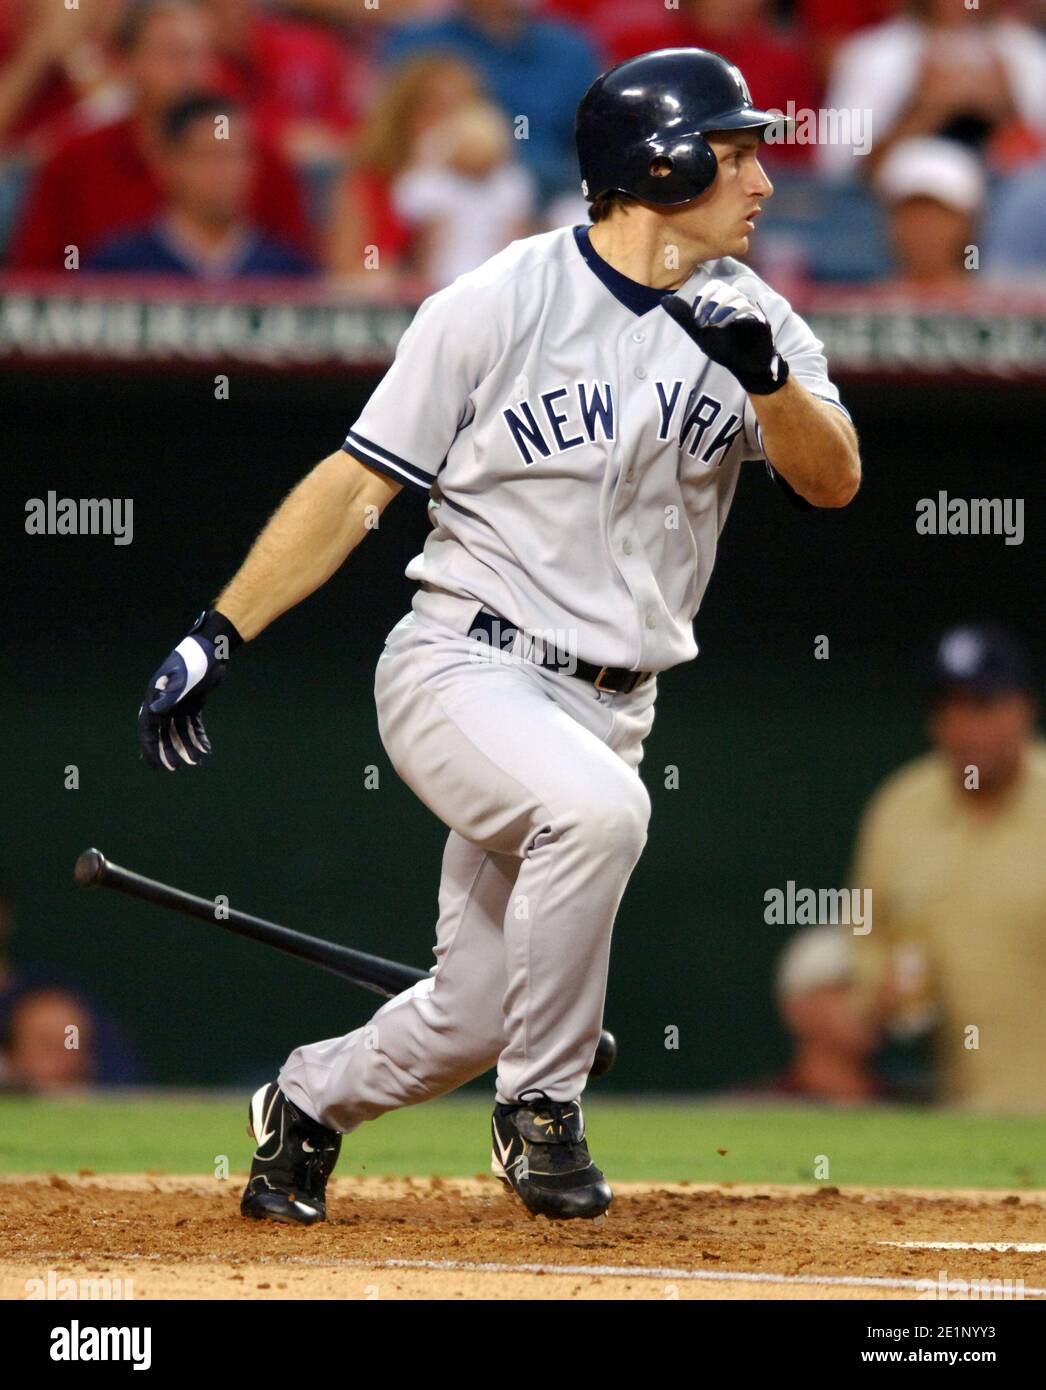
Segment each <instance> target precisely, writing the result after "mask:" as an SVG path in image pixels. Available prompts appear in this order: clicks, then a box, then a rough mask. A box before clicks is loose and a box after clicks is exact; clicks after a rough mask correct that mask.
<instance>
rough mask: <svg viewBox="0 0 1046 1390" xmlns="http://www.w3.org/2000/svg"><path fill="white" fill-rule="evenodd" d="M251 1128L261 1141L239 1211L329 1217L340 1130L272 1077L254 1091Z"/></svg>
mask: <svg viewBox="0 0 1046 1390" xmlns="http://www.w3.org/2000/svg"><path fill="white" fill-rule="evenodd" d="M247 1133H248V1134H249V1135H251V1137H252V1138H254V1139H256V1140H257V1141H258V1148H257V1151H256V1153H255V1155H254V1159H253V1161H252V1163H251V1176H250V1178H249V1180H248V1182H247V1186H246V1187H245V1188H244V1192H243V1198H242V1200H241V1202H240V1211H241V1213H242V1214H243V1215H244V1216H253V1217H255V1218H256V1219H257V1220H259V1221H296V1222H297V1223H298V1224H299V1225H300V1226H311V1225H312V1224H313V1223H314V1222H316V1221H324V1220H326V1217H327V1200H326V1194H327V1179H328V1178H329V1177H330V1175H331V1173H332V1172H333V1171H334V1165H335V1164H336V1163H337V1161H338V1154H339V1152H340V1151H341V1135H340V1134H339V1133H338V1131H337V1130H336V1129H328V1128H327V1127H326V1125H321V1124H319V1123H318V1122H317V1121H316V1120H314V1119H312V1118H311V1117H310V1116H308V1115H306V1114H304V1113H303V1112H302V1111H301V1110H299V1109H298V1107H297V1106H296V1105H293V1104H292V1103H291V1102H290V1101H289V1100H288V1099H287V1097H286V1096H285V1095H284V1094H283V1092H282V1091H281V1090H280V1088H279V1086H277V1085H276V1083H275V1081H270V1082H269V1084H268V1085H267V1086H262V1087H261V1089H260V1090H257V1091H255V1093H254V1095H253V1096H252V1097H251V1103H250V1106H249V1107H248V1110H247Z"/></svg>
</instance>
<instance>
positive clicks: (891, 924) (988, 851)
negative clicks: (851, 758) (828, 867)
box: [852, 627, 1046, 1112]
mask: <svg viewBox="0 0 1046 1390" xmlns="http://www.w3.org/2000/svg"><path fill="white" fill-rule="evenodd" d="M1036 713H1037V705H1036V700H1035V695H1034V684H1033V680H1032V676H1031V668H1030V662H1029V660H1028V657H1027V654H1026V653H1025V652H1024V651H1023V650H1022V648H1021V647H1020V646H1019V644H1018V643H1017V642H1016V641H1015V640H1014V639H1013V638H1012V637H1011V636H1009V635H1008V634H1007V633H1005V632H1002V631H1000V630H998V629H995V628H989V627H961V628H956V629H953V630H952V631H950V632H948V633H946V634H945V635H944V636H943V637H942V638H941V640H940V642H939V643H938V645H937V648H936V651H935V654H934V660H933V667H932V674H931V686H930V719H929V727H930V736H931V740H932V743H933V750H932V751H931V752H930V753H928V754H926V755H925V756H923V757H921V758H918V759H916V760H915V761H914V762H911V763H909V764H907V765H906V766H905V767H902V768H900V769H899V770H898V771H897V772H895V773H893V774H892V776H890V777H889V778H888V779H887V780H886V782H885V783H884V784H883V785H882V786H881V787H880V788H879V790H878V791H877V792H876V793H875V795H874V796H873V798H872V800H871V802H870V804H869V806H868V808H867V810H866V812H865V815H864V818H863V821H862V824H861V829H860V834H859V839H858V847H857V856H856V862H855V867H854V876H853V882H854V884H855V885H857V886H859V887H861V888H867V889H871V893H872V918H871V921H872V930H871V931H870V932H869V933H868V934H866V935H854V936H853V937H852V940H853V951H854V964H855V971H856V976H857V980H858V986H859V991H860V995H861V997H862V999H863V1000H864V1003H865V1005H866V1007H867V1008H868V1010H869V1014H870V1016H871V1018H872V1019H873V1020H874V1021H875V1022H876V1023H880V1024H882V1025H884V1026H885V1028H886V1030H887V1032H888V1033H890V1034H892V1035H893V1036H894V1037H900V1038H904V1037H908V1038H917V1037H919V1036H920V1035H923V1036H925V1035H927V1034H929V1035H931V1036H932V1041H933V1057H934V1068H935V1082H936V1087H935V1098H936V1099H939V1100H942V1101H946V1102H952V1103H956V1104H961V1105H964V1106H969V1107H971V1108H978V1109H991V1110H998V1111H1024V1112H1029V1111H1032V1112H1034V1111H1046V744H1044V743H1043V742H1042V741H1041V740H1040V739H1038V738H1037V737H1036V733H1035V719H1036Z"/></svg>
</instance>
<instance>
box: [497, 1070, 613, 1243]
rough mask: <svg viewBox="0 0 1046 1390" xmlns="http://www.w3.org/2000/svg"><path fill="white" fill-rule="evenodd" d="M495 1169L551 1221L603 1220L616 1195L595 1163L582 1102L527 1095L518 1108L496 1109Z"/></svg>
mask: <svg viewBox="0 0 1046 1390" xmlns="http://www.w3.org/2000/svg"><path fill="white" fill-rule="evenodd" d="M490 1127H491V1132H492V1134H493V1138H494V1149H493V1152H492V1153H491V1156H490V1166H491V1169H492V1170H493V1172H494V1174H495V1176H496V1177H499V1178H501V1179H502V1180H503V1181H504V1182H507V1183H508V1184H509V1186H510V1187H512V1188H513V1189H514V1190H515V1192H516V1193H517V1194H518V1196H519V1197H520V1198H521V1199H522V1201H523V1204H524V1206H525V1207H526V1208H527V1210H528V1211H529V1212H532V1213H533V1214H534V1215H535V1216H547V1217H549V1219H550V1220H552V1221H569V1220H571V1219H572V1218H574V1217H588V1218H589V1219H591V1218H592V1217H596V1216H602V1215H603V1213H604V1212H605V1211H606V1209H607V1207H608V1206H609V1205H610V1202H611V1199H612V1197H613V1195H614V1194H613V1193H612V1192H611V1190H610V1184H609V1183H608V1182H607V1180H606V1178H604V1176H603V1174H602V1173H601V1172H600V1171H599V1169H598V1168H597V1167H596V1165H595V1164H594V1163H593V1162H592V1155H591V1154H590V1153H589V1151H588V1144H587V1143H586V1142H585V1117H584V1115H583V1114H582V1111H581V1102H580V1101H576V1100H549V1098H548V1096H546V1095H545V1093H544V1091H528V1092H526V1098H525V1099H521V1100H520V1101H518V1102H517V1103H516V1104H515V1105H495V1107H494V1116H493V1119H492V1120H491V1126H490Z"/></svg>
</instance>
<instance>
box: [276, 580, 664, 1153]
mask: <svg viewBox="0 0 1046 1390" xmlns="http://www.w3.org/2000/svg"><path fill="white" fill-rule="evenodd" d="M442 611H443V613H444V614H446V612H447V607H446V605H444V609H443V610H442ZM475 611H476V604H475V603H474V602H473V603H472V604H471V605H468V604H465V606H464V608H463V609H462V612H461V615H460V622H458V621H455V622H454V625H451V624H450V623H448V622H446V621H434V620H433V619H432V618H431V616H425V617H422V616H420V615H419V614H418V613H417V612H416V611H412V612H410V613H408V614H407V615H406V616H405V617H404V618H402V619H401V620H400V622H399V623H397V625H396V626H395V627H394V628H393V629H392V631H391V632H390V633H389V635H388V637H387V638H386V643H385V650H384V651H383V653H382V655H381V657H380V659H379V661H378V666H377V672H376V679H375V699H376V703H377V711H378V728H379V732H380V734H381V739H382V742H383V744H384V746H385V749H386V751H387V753H388V755H389V758H390V760H391V762H392V765H393V766H394V767H395V769H396V771H397V772H398V773H399V775H400V776H401V777H402V778H403V780H404V781H405V782H406V783H407V785H408V786H409V787H411V788H412V790H413V791H414V792H415V793H416V794H417V795H418V797H420V799H421V800H422V801H423V802H424V803H425V805H426V806H428V807H429V808H430V810H432V811H434V812H435V814H436V815H437V816H439V818H440V819H441V820H442V821H443V822H444V823H445V824H446V825H448V826H449V827H450V835H449V836H448V839H447V844H446V849H445V851H444V855H443V872H442V879H441V882H440V890H439V920H438V922H437V926H436V947H435V957H436V964H435V966H434V967H433V969H432V971H431V973H430V974H429V975H428V976H427V977H426V978H425V979H424V980H422V981H420V982H419V983H418V984H417V985H415V986H413V987H412V988H411V989H408V990H406V991H405V992H404V993H402V994H400V995H397V996H396V998H394V999H391V1000H389V1002H388V1003H387V1004H385V1005H384V1006H383V1007H382V1008H380V1009H379V1010H378V1011H377V1013H376V1014H375V1015H374V1017H373V1018H372V1019H371V1021H370V1022H369V1023H368V1024H366V1025H365V1026H364V1027H363V1028H357V1029H355V1030H354V1031H353V1032H351V1033H348V1034H346V1035H345V1036H344V1037H339V1038H330V1039H327V1040H326V1041H325V1042H318V1043H311V1044H309V1045H307V1046H304V1047H299V1048H297V1049H296V1050H295V1051H294V1052H292V1053H291V1055H290V1057H289V1058H288V1059H287V1062H286V1063H285V1065H284V1067H283V1069H282V1071H281V1072H280V1076H279V1084H280V1086H281V1087H282V1089H283V1091H284V1092H285V1093H286V1095H287V1096H288V1097H289V1098H290V1099H291V1100H292V1101H293V1102H294V1103H295V1104H296V1105H298V1106H300V1107H301V1109H302V1110H304V1111H305V1112H306V1113H307V1114H309V1115H311V1116H313V1118H315V1119H317V1120H319V1121H320V1123H322V1124H325V1125H328V1126H330V1127H331V1128H333V1129H337V1130H341V1131H342V1132H348V1131H349V1130H352V1129H354V1128H355V1127H356V1126H357V1125H359V1124H360V1123H362V1121H364V1120H369V1119H373V1118H374V1117H375V1116H377V1115H380V1114H383V1113H384V1112H385V1111H386V1110H393V1109H397V1108H398V1107H399V1106H402V1105H414V1104H417V1103H418V1102H419V1101H423V1100H428V1099H430V1098H432V1097H434V1096H438V1095H442V1094H444V1093H445V1092H447V1091H451V1090H453V1089H454V1088H455V1087H457V1086H460V1085H462V1084H463V1083H464V1082H466V1081H468V1080H470V1079H471V1078H473V1077H475V1076H478V1075H480V1074H481V1073H482V1072H484V1071H486V1070H487V1068H488V1067H490V1066H492V1065H494V1063H497V1069H498V1070H497V1098H498V1100H500V1101H503V1102H511V1101H514V1100H518V1099H519V1097H520V1096H521V1095H523V1094H524V1093H525V1092H527V1091H530V1090H534V1089H540V1090H542V1091H544V1092H545V1093H546V1094H547V1095H548V1096H549V1097H550V1098H551V1099H553V1100H573V1099H575V1098H576V1097H577V1096H579V1095H580V1094H581V1092H582V1090H583V1089H584V1085H585V1080H586V1078H587V1075H588V1071H589V1068H590V1066H591V1064H592V1059H593V1056H594V1054H595V1048H596V1043H597V1041H598V1037H599V1032H600V1028H601V1027H602V1018H603V1005H604V1000H605V996H606V983H607V969H608V963H609V955H610V937H611V931H612V928H613V924H614V917H615V915H616V913H617V909H618V905H619V903H620V901H621V897H622V894H623V893H624V890H625V885H626V884H627V883H628V879H629V876H630V875H631V873H632V870H633V868H634V867H635V864H636V861H637V860H638V859H639V856H640V853H641V852H642V849H643V845H644V843H645V841H646V833H647V822H648V819H649V815H650V798H649V795H648V793H647V791H646V788H645V787H644V785H643V783H642V781H641V780H640V778H639V774H638V767H639V762H640V759H641V758H642V750H643V740H644V738H645V737H646V735H647V733H648V732H649V731H650V728H651V725H652V724H653V720H654V703H655V700H656V695H657V681H656V678H655V679H650V680H648V681H646V682H645V683H644V684H643V685H640V686H639V687H637V689H636V690H634V691H633V692H631V693H630V694H627V695H626V694H609V693H601V692H598V691H596V689H595V688H594V686H593V685H591V684H589V683H587V682H585V681H583V680H581V679H579V678H577V677H576V676H571V675H568V674H566V673H565V672H563V671H556V670H551V669H549V668H547V667H543V666H540V665H538V664H537V663H536V662H534V661H529V660H526V659H523V658H522V657H520V656H519V655H516V654H514V653H515V651H516V650H518V649H519V644H518V642H517V644H516V647H515V648H514V649H513V650H511V651H510V652H508V653H503V652H501V651H498V650H497V649H495V648H494V647H492V646H491V645H489V644H485V643H483V642H478V641H476V640H475V639H473V638H470V637H469V636H467V632H468V629H469V623H470V619H471V616H472V615H473V614H474V613H475Z"/></svg>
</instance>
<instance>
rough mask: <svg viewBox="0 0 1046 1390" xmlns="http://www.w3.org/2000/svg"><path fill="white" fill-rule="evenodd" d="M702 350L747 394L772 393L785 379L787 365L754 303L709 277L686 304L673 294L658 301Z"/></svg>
mask: <svg viewBox="0 0 1046 1390" xmlns="http://www.w3.org/2000/svg"><path fill="white" fill-rule="evenodd" d="M661 307H662V309H664V311H665V313H666V314H668V315H669V316H670V317H671V318H673V319H675V321H676V323H678V324H679V326H680V328H681V329H682V330H683V332H684V333H686V334H687V335H688V336H689V337H691V338H692V339H693V340H694V342H695V343H696V344H697V346H698V347H699V348H700V349H701V351H702V352H703V353H704V354H705V355H706V357H710V358H711V359H712V361H713V362H718V363H719V364H720V366H722V367H725V368H726V369H727V371H728V372H733V374H734V376H735V377H736V378H737V379H738V381H739V382H740V383H741V385H742V386H743V387H744V389H745V390H746V391H747V392H748V394H749V395H750V396H771V395H773V393H774V392H775V391H780V389H781V387H782V386H783V385H784V384H785V382H786V381H787V380H788V363H787V362H786V361H785V359H784V358H783V357H782V356H781V354H780V353H779V352H778V351H777V349H776V348H775V347H774V332H773V329H772V328H771V327H770V325H769V323H768V322H767V319H766V315H765V314H764V313H763V311H762V309H760V308H759V306H758V305H757V304H753V303H752V301H751V300H750V299H748V298H747V297H746V296H745V295H743V294H741V293H739V292H738V291H737V290H735V289H733V288H732V287H731V286H730V285H727V284H725V283H724V281H722V280H709V282H708V284H707V285H706V286H705V287H704V289H703V290H702V291H701V293H700V294H699V295H698V296H697V298H696V299H695V300H694V302H693V304H692V305H690V304H688V303H687V302H686V300H685V299H683V298H682V297H681V296H680V295H678V294H669V295H666V296H665V297H664V299H662V301H661Z"/></svg>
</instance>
